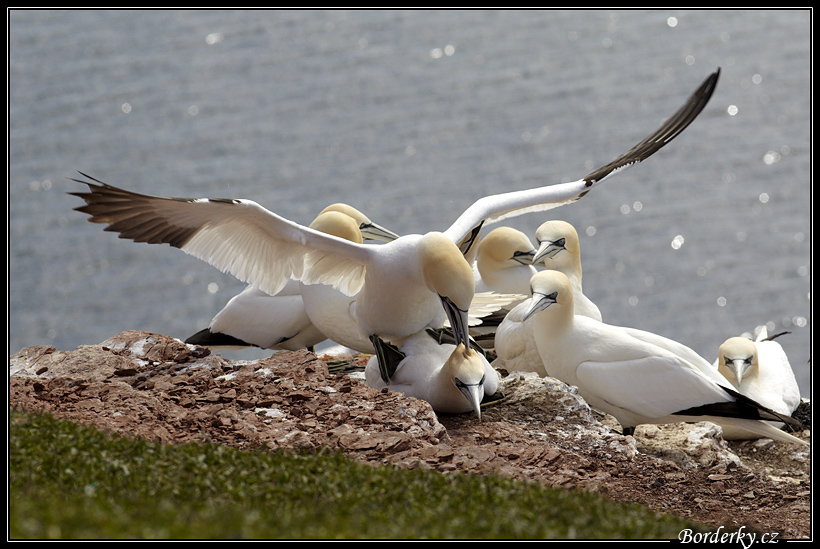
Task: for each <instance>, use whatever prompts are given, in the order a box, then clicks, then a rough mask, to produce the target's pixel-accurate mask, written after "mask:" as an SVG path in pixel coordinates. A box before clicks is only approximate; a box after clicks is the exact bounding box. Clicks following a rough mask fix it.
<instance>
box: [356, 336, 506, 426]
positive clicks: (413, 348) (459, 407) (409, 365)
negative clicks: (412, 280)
mask: <svg viewBox="0 0 820 549" xmlns="http://www.w3.org/2000/svg"><path fill="white" fill-rule="evenodd" d="M399 352H400V355H399V356H397V357H396V358H395V360H397V361H398V363H397V364H396V365H394V366H392V368H393V369H394V370H395V372H394V373H393V375H392V376H391V377H390V380H389V381H385V380H384V379H382V376H381V372H380V368H379V363H378V360H377V358H376V357H372V358H371V359H370V360H369V361H368V363H367V366H366V367H365V383H366V384H367V385H368V386H369V387H374V388H376V389H382V388H388V389H390V390H393V391H397V392H400V393H403V394H405V395H407V396H411V397H415V398H418V399H421V400H425V401H427V402H428V403H430V406H431V407H432V408H433V410H435V411H436V412H441V413H451V414H460V413H466V412H474V413H475V414H476V415H477V416H478V418H479V419H481V401H482V400H483V399H484V397H485V395H486V396H491V395H493V394H495V392H496V391H497V390H498V383H499V376H498V373H497V372H496V371H495V370H494V369H493V367H492V366H491V365H490V364H489V363H488V362H487V360H486V359H485V358H484V357H483V356H482V355H481V353H477V352H476V351H475V350H473V349H471V348H469V347H465V346H464V345H463V344H459V345H458V346H454V345H449V344H439V343H438V342H437V341H436V340H435V339H434V338H433V337H431V336H430V335H429V334H428V333H426V331H425V332H420V333H418V334H415V335H414V336H412V337H410V338H407V339H406V340H405V341H404V343H403V345H402V346H401V347H400V349H399Z"/></svg>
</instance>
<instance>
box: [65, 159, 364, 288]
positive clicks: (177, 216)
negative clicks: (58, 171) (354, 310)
mask: <svg viewBox="0 0 820 549" xmlns="http://www.w3.org/2000/svg"><path fill="white" fill-rule="evenodd" d="M80 173H81V175H83V176H84V177H86V178H87V180H81V179H72V180H73V181H77V182H78V183H83V184H85V185H88V188H89V192H87V193H86V192H74V193H69V194H72V195H75V196H79V197H80V198H82V199H83V200H85V202H86V205H85V206H81V207H78V208H75V209H76V210H78V211H80V212H83V213H87V214H88V215H90V216H91V217H90V218H89V221H91V222H93V223H102V224H105V225H107V227H106V228H105V230H106V231H112V232H115V233H119V237H120V238H127V239H130V240H133V241H134V242H147V243H149V244H169V245H171V246H173V247H175V248H179V249H180V250H182V251H184V252H185V253H188V254H190V255H193V256H194V257H197V258H199V259H201V260H203V261H205V262H207V263H210V264H211V265H213V266H214V267H216V268H217V269H220V270H221V271H223V272H229V273H230V274H232V275H234V276H235V277H237V278H238V279H239V280H241V281H243V282H247V283H250V284H253V285H255V286H257V287H258V288H260V289H261V290H263V291H265V292H266V293H269V294H276V293H278V292H279V290H281V289H282V288H283V287H284V285H285V284H286V283H287V281H288V280H289V279H300V280H303V281H305V282H309V283H323V284H332V285H333V286H335V287H337V288H339V289H340V290H341V291H342V292H344V293H346V294H348V295H354V294H355V293H357V292H358V291H359V290H360V289H361V286H362V284H363V282H364V274H365V270H366V265H367V262H368V260H369V257H370V255H369V254H370V250H372V247H370V246H368V245H359V244H355V243H353V242H349V241H347V240H344V239H342V238H337V237H335V236H332V235H328V234H325V233H322V232H320V231H316V230H313V229H311V228H309V227H304V226H302V225H299V224H298V223H294V222H293V221H289V220H287V219H285V218H283V217H281V216H278V215H276V214H275V213H273V212H271V211H268V210H266V209H265V208H263V207H262V206H260V205H259V204H257V203H256V202H253V201H251V200H234V199H222V198H167V197H160V196H150V195H145V194H139V193H135V192H131V191H127V190H124V189H119V188H117V187H113V186H111V185H108V184H106V183H103V182H102V181H98V180H97V179H94V178H93V177H91V176H89V175H86V174H84V173H82V172H80ZM89 180H90V181H89ZM317 265H321V268H318V267H316V266H317Z"/></svg>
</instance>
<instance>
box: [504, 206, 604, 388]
mask: <svg viewBox="0 0 820 549" xmlns="http://www.w3.org/2000/svg"><path fill="white" fill-rule="evenodd" d="M535 240H536V242H537V245H538V251H537V252H536V254H535V255H534V256H533V263H536V264H539V265H540V266H543V267H545V268H547V269H551V270H555V271H561V272H562V273H564V274H565V275H567V278H569V279H570V282H572V288H573V291H574V297H575V300H574V302H575V314H576V315H583V316H588V317H589V318H592V319H594V320H598V321H600V320H601V311H600V310H599V309H598V307H597V306H596V305H595V303H593V302H592V301H591V300H590V299H589V298H588V297H586V296H585V295H584V293H583V286H582V269H581V243H580V240H579V238H578V232H577V231H576V230H575V227H573V226H572V225H571V224H570V223H567V222H566V221H560V220H549V221H545V222H544V223H542V224H541V225H540V226H539V227H538V229H537V230H536V232H535ZM527 286H528V287H529V281H528V282H527ZM528 293H529V292H528ZM531 305H532V298H528V299H525V300H524V301H522V302H521V303H519V304H518V305H516V306H515V307H513V309H512V310H511V311H510V312H509V313H508V314H507V316H506V317H504V320H503V321H501V324H499V326H498V329H497V330H496V334H495V352H496V355H497V358H496V360H495V361H494V362H493V365H494V366H495V367H497V368H503V369H505V370H507V371H510V372H512V371H521V372H536V373H537V374H538V375H540V376H542V377H543V376H547V375H549V373H548V372H547V371H546V369H545V368H544V364H543V363H542V362H541V355H540V354H539V353H538V348H537V347H536V346H535V338H534V337H533V332H532V320H531V319H529V320H527V321H526V322H525V321H524V319H525V317H526V316H527V313H528V311H529V309H530V307H531Z"/></svg>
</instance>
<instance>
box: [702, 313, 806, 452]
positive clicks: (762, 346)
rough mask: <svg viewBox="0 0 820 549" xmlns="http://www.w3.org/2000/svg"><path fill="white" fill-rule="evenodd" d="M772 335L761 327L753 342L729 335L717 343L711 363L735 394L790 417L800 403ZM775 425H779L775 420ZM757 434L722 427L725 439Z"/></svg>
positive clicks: (730, 426) (789, 368)
mask: <svg viewBox="0 0 820 549" xmlns="http://www.w3.org/2000/svg"><path fill="white" fill-rule="evenodd" d="M778 335H782V334H778ZM774 337H777V335H776V336H774ZM774 337H773V338H769V337H768V331H767V330H766V327H765V326H763V327H762V328H761V331H760V332H759V333H758V336H757V338H756V339H755V341H752V340H751V339H749V338H746V337H730V338H729V339H727V340H726V341H724V342H723V343H722V344H721V345H720V348H719V349H718V357H717V360H716V361H715V364H716V366H717V370H718V372H720V373H721V374H722V375H723V377H725V378H726V379H727V381H728V382H729V383H731V384H732V386H733V387H734V388H735V389H736V390H737V391H738V392H739V393H742V394H744V395H746V396H748V397H749V398H751V399H753V400H755V401H756V402H759V403H761V404H763V405H764V406H766V407H768V408H771V409H772V410H774V411H775V412H779V413H781V414H783V415H786V416H791V415H792V414H793V413H794V411H795V410H796V409H797V406H798V405H799V404H800V388H799V387H798V385H797V380H796V379H795V377H794V372H793V371H792V368H791V365H790V364H789V359H788V357H787V356H786V353H785V351H783V347H782V346H781V345H780V344H779V343H778V342H776V341H774ZM776 425H778V426H782V425H783V424H782V423H781V422H777V423H776ZM759 436H760V435H757V434H755V433H750V432H748V431H745V430H742V429H737V428H736V427H734V426H732V425H725V426H723V437H724V438H726V439H728V440H732V439H743V438H759Z"/></svg>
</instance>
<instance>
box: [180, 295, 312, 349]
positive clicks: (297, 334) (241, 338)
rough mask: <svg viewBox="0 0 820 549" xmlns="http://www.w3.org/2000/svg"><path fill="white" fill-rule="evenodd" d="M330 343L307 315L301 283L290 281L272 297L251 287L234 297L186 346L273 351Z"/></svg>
mask: <svg viewBox="0 0 820 549" xmlns="http://www.w3.org/2000/svg"><path fill="white" fill-rule="evenodd" d="M325 339H327V338H326V337H325V335H324V334H323V333H322V332H321V331H319V330H318V329H317V328H316V327H315V326H314V325H313V323H312V322H311V321H310V318H309V317H308V315H307V312H306V311H305V305H304V303H303V302H302V293H301V290H300V288H299V281H298V280H289V281H288V283H287V284H286V285H285V287H284V288H282V289H281V290H280V291H279V293H277V294H275V295H270V294H268V293H265V292H263V291H262V290H260V289H259V288H257V287H256V286H252V285H251V286H248V287H246V288H245V289H244V290H243V291H242V292H241V293H239V294H237V295H235V296H234V297H232V298H231V300H230V301H228V303H227V304H226V305H225V307H223V308H222V310H220V311H219V312H218V313H217V314H216V315H215V316H214V318H213V319H212V320H211V323H210V325H209V326H208V327H207V328H203V329H202V330H200V331H198V332H197V333H195V334H193V335H192V336H190V337H189V338H188V339H186V340H185V343H190V344H192V345H200V346H202V347H208V348H209V349H212V350H225V349H227V350H230V349H244V348H247V347H260V348H262V349H271V350H290V351H296V350H299V349H310V348H312V347H313V346H314V345H316V344H317V343H321V342H322V341H324V340H325Z"/></svg>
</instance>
